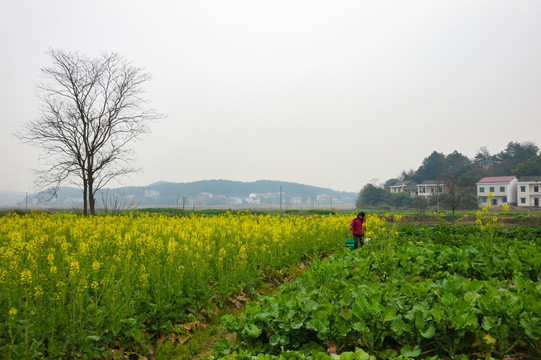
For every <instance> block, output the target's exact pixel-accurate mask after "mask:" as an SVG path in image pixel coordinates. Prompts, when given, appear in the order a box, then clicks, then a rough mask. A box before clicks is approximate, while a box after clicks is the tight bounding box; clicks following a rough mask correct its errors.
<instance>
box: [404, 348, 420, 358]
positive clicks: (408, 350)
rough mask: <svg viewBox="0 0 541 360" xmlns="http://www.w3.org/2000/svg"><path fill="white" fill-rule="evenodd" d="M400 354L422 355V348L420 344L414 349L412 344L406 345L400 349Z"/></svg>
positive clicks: (408, 355)
mask: <svg viewBox="0 0 541 360" xmlns="http://www.w3.org/2000/svg"><path fill="white" fill-rule="evenodd" d="M400 355H402V356H404V357H410V358H414V357H417V356H419V355H421V348H420V347H419V345H415V347H414V348H413V349H412V348H411V346H410V345H404V346H403V347H402V350H400Z"/></svg>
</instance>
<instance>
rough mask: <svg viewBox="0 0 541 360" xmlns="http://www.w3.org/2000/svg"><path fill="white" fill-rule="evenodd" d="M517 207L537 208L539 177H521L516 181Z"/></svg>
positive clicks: (539, 199) (540, 184)
mask: <svg viewBox="0 0 541 360" xmlns="http://www.w3.org/2000/svg"><path fill="white" fill-rule="evenodd" d="M517 197H518V204H517V205H518V206H533V207H539V205H540V203H541V176H521V177H519V178H518V181H517Z"/></svg>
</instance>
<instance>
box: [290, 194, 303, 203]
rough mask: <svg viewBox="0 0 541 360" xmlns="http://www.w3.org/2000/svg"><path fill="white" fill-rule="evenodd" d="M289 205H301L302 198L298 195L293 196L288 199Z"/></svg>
mask: <svg viewBox="0 0 541 360" xmlns="http://www.w3.org/2000/svg"><path fill="white" fill-rule="evenodd" d="M289 204H290V205H302V198H301V197H300V196H293V197H291V198H290V199H289Z"/></svg>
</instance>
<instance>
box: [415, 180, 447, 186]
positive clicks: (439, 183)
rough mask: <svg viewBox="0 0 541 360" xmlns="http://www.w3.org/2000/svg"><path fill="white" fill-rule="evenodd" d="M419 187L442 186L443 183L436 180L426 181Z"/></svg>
mask: <svg viewBox="0 0 541 360" xmlns="http://www.w3.org/2000/svg"><path fill="white" fill-rule="evenodd" d="M419 185H442V184H441V181H440V182H437V181H436V180H425V181H423V182H422V183H420V184H419Z"/></svg>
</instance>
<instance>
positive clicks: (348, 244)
mask: <svg viewBox="0 0 541 360" xmlns="http://www.w3.org/2000/svg"><path fill="white" fill-rule="evenodd" d="M346 247H347V248H348V249H349V250H355V240H353V239H349V240H346Z"/></svg>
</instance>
